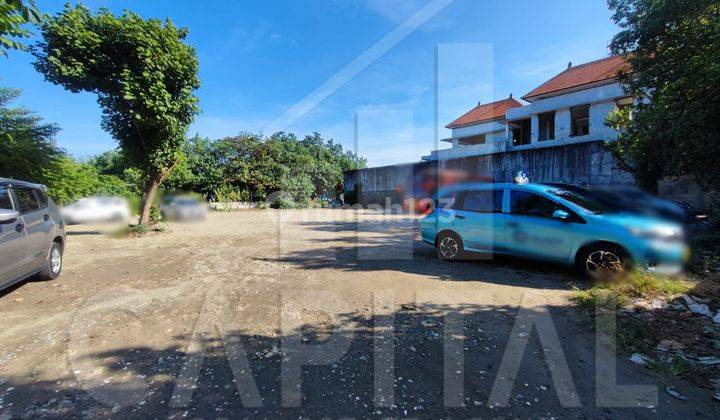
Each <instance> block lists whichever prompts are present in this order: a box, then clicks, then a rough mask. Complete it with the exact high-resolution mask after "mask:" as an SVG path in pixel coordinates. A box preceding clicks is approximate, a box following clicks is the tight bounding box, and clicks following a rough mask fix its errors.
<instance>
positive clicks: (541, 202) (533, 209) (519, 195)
mask: <svg viewBox="0 0 720 420" xmlns="http://www.w3.org/2000/svg"><path fill="white" fill-rule="evenodd" d="M555 210H565V211H567V212H568V213H570V211H569V210H568V209H567V208H565V206H562V205H560V204H558V203H556V202H554V201H552V200H550V199H547V198H545V197H543V196H541V195H539V194H535V193H531V192H527V191H511V192H510V213H512V214H523V215H526V216H536V217H552V215H553V213H554V212H555ZM570 214H572V213H570Z"/></svg>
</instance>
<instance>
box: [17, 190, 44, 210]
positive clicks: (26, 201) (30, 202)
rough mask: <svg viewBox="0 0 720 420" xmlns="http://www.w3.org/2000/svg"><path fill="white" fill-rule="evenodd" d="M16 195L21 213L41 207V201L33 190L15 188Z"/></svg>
mask: <svg viewBox="0 0 720 420" xmlns="http://www.w3.org/2000/svg"><path fill="white" fill-rule="evenodd" d="M14 191H15V197H16V198H17V200H18V210H19V211H20V213H29V212H31V211H35V210H39V209H40V202H39V201H38V199H37V197H36V196H35V192H34V191H33V190H28V189H25V188H15V189H14Z"/></svg>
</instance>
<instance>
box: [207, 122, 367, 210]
mask: <svg viewBox="0 0 720 420" xmlns="http://www.w3.org/2000/svg"><path fill="white" fill-rule="evenodd" d="M210 148H211V149H212V155H213V156H214V163H213V164H208V165H206V166H205V167H207V168H217V169H218V172H213V174H214V175H213V178H212V179H213V182H215V183H217V184H218V185H220V186H223V188H229V189H231V190H234V191H237V192H238V193H241V194H242V195H243V197H247V198H246V199H249V200H251V201H262V200H265V198H266V197H267V196H268V195H269V194H272V193H274V192H283V193H284V194H286V195H287V197H288V198H287V200H288V201H291V202H292V207H296V206H302V207H305V206H309V205H310V204H311V201H312V200H313V199H317V198H321V197H323V196H335V195H336V194H339V193H340V192H342V177H343V171H345V170H350V169H357V168H361V167H364V166H365V160H364V159H362V158H360V157H358V156H357V155H355V154H353V153H351V152H349V151H345V150H343V148H342V146H341V145H340V144H337V143H335V142H333V141H332V140H329V141H326V140H324V139H323V138H322V137H321V136H320V135H319V134H317V133H315V134H313V135H312V136H307V137H306V138H305V139H303V140H298V139H297V138H296V137H295V136H294V135H292V134H287V133H276V134H274V135H273V136H271V137H269V138H267V139H261V138H260V137H258V136H255V135H252V134H247V133H243V134H240V135H239V136H237V137H229V138H224V139H221V140H218V141H216V142H213V143H212V144H211V145H210ZM206 172H207V173H210V171H209V170H208V171H206ZM218 175H219V176H218ZM216 176H217V177H216ZM213 191H214V192H215V198H216V200H218V201H223V198H224V197H221V195H223V194H224V193H226V192H227V191H228V190H227V189H225V190H223V189H221V188H220V187H215V188H214V189H213ZM217 193H220V194H217ZM240 201H245V200H240ZM283 205H290V204H288V203H285V204H283Z"/></svg>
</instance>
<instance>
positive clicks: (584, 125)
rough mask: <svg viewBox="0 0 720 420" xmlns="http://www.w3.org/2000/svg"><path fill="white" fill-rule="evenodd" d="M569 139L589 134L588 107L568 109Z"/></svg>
mask: <svg viewBox="0 0 720 420" xmlns="http://www.w3.org/2000/svg"><path fill="white" fill-rule="evenodd" d="M570 120H571V121H572V127H571V129H570V137H576V136H584V135H587V134H590V105H585V106H579V107H575V108H570Z"/></svg>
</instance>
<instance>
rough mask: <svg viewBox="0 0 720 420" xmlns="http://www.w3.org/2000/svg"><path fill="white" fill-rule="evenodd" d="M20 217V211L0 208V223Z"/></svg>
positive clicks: (10, 221)
mask: <svg viewBox="0 0 720 420" xmlns="http://www.w3.org/2000/svg"><path fill="white" fill-rule="evenodd" d="M18 217H20V213H18V212H16V211H15V210H6V209H0V223H12V222H14V221H15V219H17V218H18Z"/></svg>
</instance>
